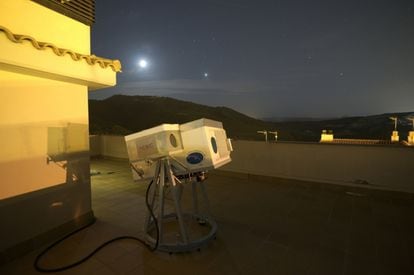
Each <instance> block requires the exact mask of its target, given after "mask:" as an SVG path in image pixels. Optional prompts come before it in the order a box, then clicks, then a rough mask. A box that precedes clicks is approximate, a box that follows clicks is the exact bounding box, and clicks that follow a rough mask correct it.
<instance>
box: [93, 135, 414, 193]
mask: <svg viewBox="0 0 414 275" xmlns="http://www.w3.org/2000/svg"><path fill="white" fill-rule="evenodd" d="M100 140H101V141H102V140H105V146H104V147H101V148H102V149H101V153H100V154H101V155H103V156H110V157H116V158H125V159H127V158H128V155H127V152H126V150H125V142H124V140H123V137H115V136H111V137H108V136H101V139H100ZM97 141H98V139H96V138H95V141H94V142H97ZM232 144H233V148H234V151H233V152H232V154H231V158H232V162H231V163H229V164H227V165H225V166H223V167H222V168H220V169H219V170H221V171H227V172H236V173H242V174H251V175H261V176H270V177H280V178H291V179H299V180H305V181H315V182H326V183H331V184H342V185H357V186H362V187H367V188H379V189H388V190H398V191H405V192H413V193H414V167H413V165H414V148H411V147H399V146H359V145H340V144H320V143H299V142H291V143H290V142H278V143H265V142H257V141H243V140H237V141H232ZM95 154H97V152H95Z"/></svg>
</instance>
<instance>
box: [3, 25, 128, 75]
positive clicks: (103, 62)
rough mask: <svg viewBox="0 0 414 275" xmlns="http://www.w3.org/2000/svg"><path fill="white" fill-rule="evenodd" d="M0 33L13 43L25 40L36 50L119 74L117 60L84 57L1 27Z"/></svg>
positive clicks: (90, 56)
mask: <svg viewBox="0 0 414 275" xmlns="http://www.w3.org/2000/svg"><path fill="white" fill-rule="evenodd" d="M0 32H3V33H5V34H6V37H7V38H8V39H9V40H10V41H12V42H14V43H23V41H25V40H26V41H29V42H30V43H31V44H32V46H33V47H34V48H36V49H38V50H45V49H46V48H50V49H51V50H52V51H53V52H54V53H55V54H56V55H58V56H64V55H66V54H67V55H70V57H71V58H72V59H73V60H74V61H80V60H85V61H86V63H88V64H89V65H95V64H96V63H98V64H99V66H101V68H107V67H111V69H112V70H113V71H114V72H121V68H122V66H121V62H120V61H119V60H112V59H106V58H103V57H99V56H96V55H93V54H92V55H85V54H80V53H76V52H74V51H72V50H68V49H63V48H58V47H56V46H55V45H54V44H52V43H47V42H40V41H37V40H36V39H35V38H33V37H31V36H29V35H22V34H14V33H12V32H11V31H10V30H9V29H7V28H5V27H3V26H0Z"/></svg>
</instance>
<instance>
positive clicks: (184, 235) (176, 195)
mask: <svg viewBox="0 0 414 275" xmlns="http://www.w3.org/2000/svg"><path fill="white" fill-rule="evenodd" d="M164 167H165V171H166V172H167V177H168V181H169V182H170V183H171V184H172V191H173V198H174V205H175V210H176V212H177V218H178V224H179V225H180V231H181V236H182V239H183V242H184V244H188V236H187V232H186V230H185V225H184V218H183V215H182V212H181V200H180V188H181V187H182V186H181V183H179V182H176V181H175V180H174V175H173V174H172V171H171V168H170V163H169V161H168V159H167V160H166V161H165V162H164Z"/></svg>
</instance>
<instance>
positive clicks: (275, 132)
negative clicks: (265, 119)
mask: <svg viewBox="0 0 414 275" xmlns="http://www.w3.org/2000/svg"><path fill="white" fill-rule="evenodd" d="M269 134H273V135H275V141H277V131H273V132H272V131H269Z"/></svg>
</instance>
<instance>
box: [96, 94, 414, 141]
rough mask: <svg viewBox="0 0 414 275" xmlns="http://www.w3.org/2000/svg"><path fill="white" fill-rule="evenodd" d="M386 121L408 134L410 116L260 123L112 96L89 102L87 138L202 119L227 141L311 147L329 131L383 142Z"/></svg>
mask: <svg viewBox="0 0 414 275" xmlns="http://www.w3.org/2000/svg"><path fill="white" fill-rule="evenodd" d="M390 116H397V117H398V118H399V122H398V130H399V134H400V139H406V137H407V133H408V131H410V130H411V129H412V124H411V122H410V121H409V118H410V117H414V112H407V113H390V114H381V115H373V116H365V117H348V118H339V119H330V120H319V121H318V120H311V121H285V122H269V121H268V122H266V121H262V120H258V119H254V118H251V117H249V116H246V115H244V114H241V113H239V112H236V111H234V110H232V109H230V108H227V107H209V106H205V105H200V104H196V103H192V102H186V101H181V100H176V99H172V98H168V97H155V96H124V95H115V96H112V97H110V98H107V99H104V100H89V120H90V121H89V123H90V132H91V133H92V134H116V135H127V134H130V133H134V132H138V131H141V130H144V129H148V128H151V127H154V126H157V125H160V124H163V123H185V122H189V121H192V120H195V119H199V118H203V117H204V118H209V119H213V120H218V121H221V122H223V125H224V128H225V129H226V131H227V134H228V136H229V137H231V138H233V139H247V140H263V135H260V134H257V131H258V130H270V131H274V130H277V131H278V138H279V140H289V141H316V142H317V141H319V139H320V135H321V131H322V130H324V129H326V130H333V132H334V135H335V137H337V138H360V139H389V138H390V136H391V132H392V130H393V128H394V125H393V122H392V121H391V120H390V119H389V117H390Z"/></svg>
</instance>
